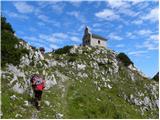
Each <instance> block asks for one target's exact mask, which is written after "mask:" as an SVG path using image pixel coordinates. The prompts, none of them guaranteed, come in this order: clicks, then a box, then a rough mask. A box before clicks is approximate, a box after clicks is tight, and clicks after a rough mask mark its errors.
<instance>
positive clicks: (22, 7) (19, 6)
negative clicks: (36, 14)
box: [13, 2, 34, 13]
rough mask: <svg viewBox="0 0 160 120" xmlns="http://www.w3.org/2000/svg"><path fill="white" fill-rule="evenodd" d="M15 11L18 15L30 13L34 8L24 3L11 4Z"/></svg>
mask: <svg viewBox="0 0 160 120" xmlns="http://www.w3.org/2000/svg"><path fill="white" fill-rule="evenodd" d="M13 4H14V6H15V7H16V9H17V11H18V12H20V13H31V12H33V9H34V7H33V6H31V5H29V4H28V3H26V2H15V3H13Z"/></svg>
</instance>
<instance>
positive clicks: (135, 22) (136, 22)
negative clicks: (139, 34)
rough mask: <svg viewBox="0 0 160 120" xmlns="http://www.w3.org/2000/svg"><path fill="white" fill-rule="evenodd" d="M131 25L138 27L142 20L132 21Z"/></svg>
mask: <svg viewBox="0 0 160 120" xmlns="http://www.w3.org/2000/svg"><path fill="white" fill-rule="evenodd" d="M132 23H133V24H136V25H140V24H142V23H143V20H134V21H132Z"/></svg>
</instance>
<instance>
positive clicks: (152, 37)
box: [149, 34, 159, 40]
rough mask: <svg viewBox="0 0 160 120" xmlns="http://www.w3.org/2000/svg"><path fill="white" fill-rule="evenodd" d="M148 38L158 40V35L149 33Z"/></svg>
mask: <svg viewBox="0 0 160 120" xmlns="http://www.w3.org/2000/svg"><path fill="white" fill-rule="evenodd" d="M149 39H151V40H159V35H155V34H154V35H150V37H149Z"/></svg>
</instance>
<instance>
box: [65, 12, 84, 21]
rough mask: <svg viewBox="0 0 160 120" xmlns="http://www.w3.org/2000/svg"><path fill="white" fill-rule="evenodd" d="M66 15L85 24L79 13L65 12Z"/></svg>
mask: <svg viewBox="0 0 160 120" xmlns="http://www.w3.org/2000/svg"><path fill="white" fill-rule="evenodd" d="M67 14H68V15H70V16H73V17H75V18H76V19H77V20H79V21H80V22H82V23H86V18H85V16H83V15H82V14H81V13H80V12H79V11H72V12H67Z"/></svg>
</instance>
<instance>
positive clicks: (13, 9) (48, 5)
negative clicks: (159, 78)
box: [1, 0, 159, 77]
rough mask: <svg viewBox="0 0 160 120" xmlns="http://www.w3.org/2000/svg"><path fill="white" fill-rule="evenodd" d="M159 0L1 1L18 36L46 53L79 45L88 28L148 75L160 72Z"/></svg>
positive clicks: (5, 13)
mask: <svg viewBox="0 0 160 120" xmlns="http://www.w3.org/2000/svg"><path fill="white" fill-rule="evenodd" d="M158 4H159V3H158V0H151V1H150V0H125V1H124V0H107V1H76V2H75V1H2V4H1V5H2V6H1V9H2V15H3V16H5V17H6V18H7V21H8V22H9V23H11V25H12V27H13V29H14V30H15V31H16V35H17V36H18V37H19V38H22V39H24V40H25V41H27V42H28V43H29V44H30V45H32V46H35V47H37V48H39V47H44V48H45V50H46V51H47V52H50V51H52V49H58V48H62V47H63V46H66V45H80V44H81V43H82V37H83V34H84V29H85V26H88V27H89V28H90V31H91V32H92V33H94V34H98V35H100V36H102V37H105V38H107V39H108V41H107V45H106V46H107V48H109V49H112V50H114V51H116V52H117V53H120V52H124V53H125V54H127V55H128V56H129V58H130V59H131V60H132V61H133V62H134V65H135V66H136V67H137V68H138V69H139V70H140V71H142V72H143V73H144V74H145V75H146V76H148V77H153V76H154V75H155V74H156V73H157V72H158V71H159V63H158V61H159V60H158V58H159V56H158V55H159V37H158V36H159V29H158V28H159V24H158V23H159V19H158V16H159V12H158V11H159V6H158Z"/></svg>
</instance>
